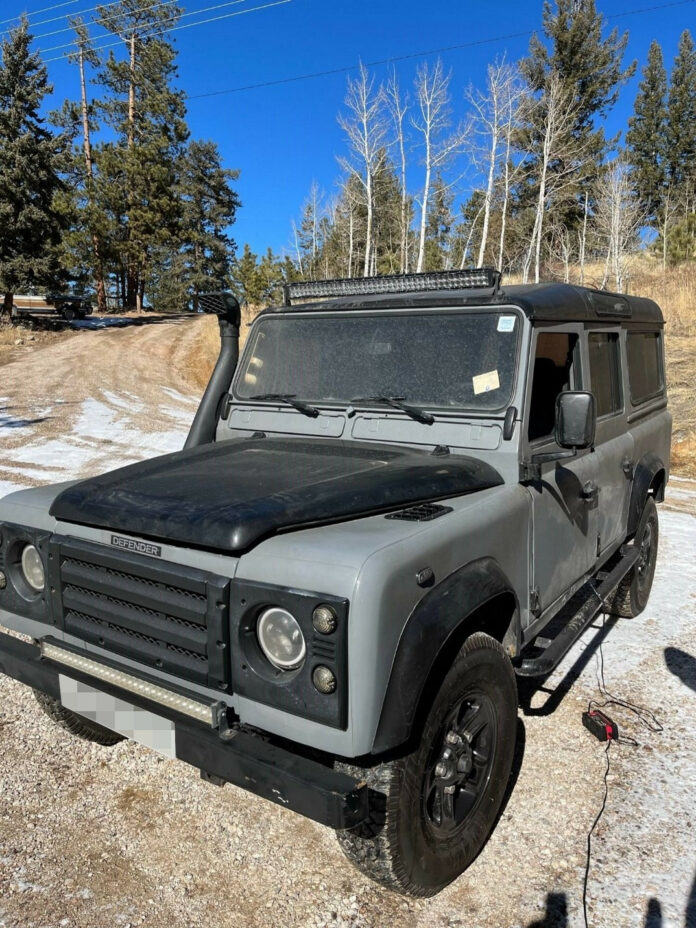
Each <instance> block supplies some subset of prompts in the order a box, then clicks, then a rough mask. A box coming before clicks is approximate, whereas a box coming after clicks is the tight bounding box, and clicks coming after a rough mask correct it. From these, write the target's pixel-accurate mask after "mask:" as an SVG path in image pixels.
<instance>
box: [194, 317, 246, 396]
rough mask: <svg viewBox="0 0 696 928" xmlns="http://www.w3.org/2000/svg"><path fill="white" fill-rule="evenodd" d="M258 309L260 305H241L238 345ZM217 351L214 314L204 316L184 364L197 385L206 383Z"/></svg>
mask: <svg viewBox="0 0 696 928" xmlns="http://www.w3.org/2000/svg"><path fill="white" fill-rule="evenodd" d="M260 310H261V307H260V306H244V307H242V328H241V337H240V347H243V345H244V343H245V342H246V337H247V332H248V331H249V326H250V325H251V323H252V322H253V320H254V318H255V317H256V315H257V314H258V313H259V311H260ZM219 352H220V336H219V335H218V324H217V319H216V318H215V317H214V316H206V318H205V319H204V320H203V321H202V324H201V326H200V332H199V334H198V337H197V338H196V339H195V341H194V343H193V348H192V351H191V354H190V355H189V358H188V362H187V364H186V371H187V376H188V378H189V380H190V381H191V382H192V383H193V384H195V385H196V386H197V387H205V386H206V384H207V383H208V380H209V378H210V375H211V373H212V372H213V367H214V366H215V362H216V360H217V356H218V354H219Z"/></svg>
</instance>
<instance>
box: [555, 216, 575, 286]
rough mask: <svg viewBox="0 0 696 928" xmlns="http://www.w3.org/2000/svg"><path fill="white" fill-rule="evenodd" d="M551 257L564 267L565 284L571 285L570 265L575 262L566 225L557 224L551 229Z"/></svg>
mask: <svg viewBox="0 0 696 928" xmlns="http://www.w3.org/2000/svg"><path fill="white" fill-rule="evenodd" d="M550 252H551V256H552V257H553V258H555V259H556V260H557V261H558V262H559V263H560V264H561V266H562V267H563V283H566V284H569V283H570V265H571V262H572V260H573V243H572V239H571V235H570V232H569V230H568V227H567V226H566V225H563V224H561V223H558V224H556V225H555V226H553V228H552V229H551V243H550Z"/></svg>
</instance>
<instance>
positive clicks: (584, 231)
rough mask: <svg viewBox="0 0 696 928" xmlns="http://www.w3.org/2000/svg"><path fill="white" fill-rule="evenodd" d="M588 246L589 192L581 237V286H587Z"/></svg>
mask: <svg viewBox="0 0 696 928" xmlns="http://www.w3.org/2000/svg"><path fill="white" fill-rule="evenodd" d="M586 246H587V193H586V194H585V212H584V214H583V218H582V238H581V239H580V286H581V287H584V286H585V248H586Z"/></svg>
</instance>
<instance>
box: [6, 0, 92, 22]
mask: <svg viewBox="0 0 696 928" xmlns="http://www.w3.org/2000/svg"><path fill="white" fill-rule="evenodd" d="M78 2H79V0H64V2H63V3H54V4H53V6H45V7H44V8H43V9H42V10H34V11H33V12H32V13H27V14H26V15H27V16H28V17H29V18H31V17H32V16H39V15H40V14H41V13H50V12H51V10H58V9H60V7H62V6H72V4H73V3H78ZM22 15H23V14H22V13H17V15H16V16H10V18H9V19H0V26H3V25H4V24H5V23H14V22H16V21H17V20H18V19H21V17H22ZM63 15H64V16H65V15H66V14H65V13H64V14H63ZM67 15H70V14H67ZM59 18H61V19H62V17H59Z"/></svg>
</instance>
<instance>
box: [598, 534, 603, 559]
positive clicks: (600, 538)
mask: <svg viewBox="0 0 696 928" xmlns="http://www.w3.org/2000/svg"><path fill="white" fill-rule="evenodd" d="M601 553H602V536H601V535H600V534H599V532H597V555H598V556H599V555H600V554H601Z"/></svg>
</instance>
